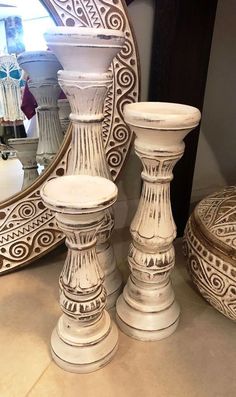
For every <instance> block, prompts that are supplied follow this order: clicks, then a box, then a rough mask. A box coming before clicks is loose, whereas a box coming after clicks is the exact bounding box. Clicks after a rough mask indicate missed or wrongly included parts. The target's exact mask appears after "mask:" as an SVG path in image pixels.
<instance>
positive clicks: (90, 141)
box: [45, 27, 124, 308]
mask: <svg viewBox="0 0 236 397" xmlns="http://www.w3.org/2000/svg"><path fill="white" fill-rule="evenodd" d="M45 39H46V42H47V44H48V46H49V48H50V49H51V50H52V51H53V52H54V53H55V54H56V56H57V57H58V59H59V61H60V62H61V64H62V66H63V68H64V70H60V71H59V72H58V81H59V84H60V85H61V87H62V89H63V91H64V93H65V94H66V96H67V98H68V100H69V102H70V105H71V111H72V112H71V114H70V120H71V121H72V125H73V131H72V146H71V158H70V162H69V166H68V169H69V170H68V174H72V175H79V174H87V175H99V176H102V177H105V178H107V179H112V177H111V174H110V171H109V168H108V164H107V161H106V154H105V148H104V143H103V136H102V122H103V120H104V101H105V97H106V94H107V90H108V89H109V87H110V86H111V85H112V74H111V72H108V69H109V67H110V65H111V62H112V60H113V58H114V57H115V56H116V55H117V53H118V52H119V51H120V50H121V48H122V46H123V44H124V33H123V32H122V31H118V30H111V29H102V28H96V29H93V28H80V27H55V28H53V29H51V30H50V31H48V32H47V33H45ZM113 227H114V215H113V211H112V209H109V210H107V211H105V213H104V222H103V226H102V228H101V229H100V232H99V235H98V243H97V253H98V256H99V261H100V263H101V266H102V268H103V271H104V273H105V287H106V289H107V294H108V299H107V307H108V308H110V307H113V306H115V303H116V300H117V298H118V296H119V294H120V292H121V287H122V279H121V275H120V272H119V271H118V269H117V267H116V262H115V256H114V251H113V247H112V245H111V244H110V236H111V233H112V230H113Z"/></svg>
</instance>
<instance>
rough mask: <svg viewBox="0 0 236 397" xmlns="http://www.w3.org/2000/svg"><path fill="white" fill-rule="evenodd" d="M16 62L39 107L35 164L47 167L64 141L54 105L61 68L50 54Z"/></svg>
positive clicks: (40, 53)
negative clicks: (24, 74) (22, 71)
mask: <svg viewBox="0 0 236 397" xmlns="http://www.w3.org/2000/svg"><path fill="white" fill-rule="evenodd" d="M17 60H18V63H19V65H20V67H21V68H22V69H23V70H24V71H25V72H26V73H27V74H28V76H29V80H28V87H29V90H30V92H31V93H32V94H33V96H34V98H35V100H36V102H37V104H38V107H37V109H36V114H37V123H38V134H39V143H38V149H37V161H38V163H39V164H40V165H43V166H44V167H46V166H48V164H49V163H50V162H51V161H52V159H53V158H54V156H55V155H56V154H57V153H58V150H59V149H60V147H61V143H62V141H63V138H64V136H63V133H62V128H61V123H60V119H59V114H58V103H57V102H58V97H59V95H60V92H61V89H60V86H59V84H58V80H57V71H58V70H59V69H61V65H60V63H59V62H58V60H57V58H56V57H55V55H54V54H53V53H52V52H50V51H27V52H23V53H22V54H20V55H19V56H18V57H17Z"/></svg>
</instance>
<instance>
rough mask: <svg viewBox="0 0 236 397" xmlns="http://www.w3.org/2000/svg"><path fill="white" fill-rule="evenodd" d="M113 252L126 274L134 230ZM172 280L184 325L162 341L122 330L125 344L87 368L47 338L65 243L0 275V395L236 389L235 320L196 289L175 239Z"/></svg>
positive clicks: (199, 395) (165, 394)
mask: <svg viewBox="0 0 236 397" xmlns="http://www.w3.org/2000/svg"><path fill="white" fill-rule="evenodd" d="M114 237H115V253H116V257H117V258H118V263H119V266H120V268H121V269H122V272H124V273H125V277H127V274H128V272H127V268H126V260H125V258H126V255H127V249H128V238H129V233H128V231H119V232H116V233H115V236H114ZM176 246H177V260H176V270H175V272H174V275H173V284H174V287H175V291H176V296H177V298H178V300H179V302H180V304H181V308H182V316H181V322H180V325H179V327H178V329H177V331H176V332H175V334H173V335H172V336H171V337H169V338H167V339H165V340H162V341H159V342H151V343H146V342H139V341H136V340H133V339H131V338H128V337H127V336H125V335H124V334H122V333H121V332H120V345H119V350H118V352H117V354H116V356H115V357H114V359H113V361H112V362H111V363H110V364H109V365H108V366H107V367H105V368H103V369H101V370H99V371H97V372H95V373H92V374H87V375H76V374H70V373H67V372H64V371H62V370H61V369H60V368H58V367H57V366H56V365H55V364H54V363H53V362H52V360H51V356H50V351H49V343H50V342H49V341H50V334H51V331H52V329H53V327H54V325H55V324H56V321H57V318H58V316H59V314H60V309H59V306H58V303H57V298H58V287H57V280H58V275H59V273H60V270H61V267H62V265H63V258H64V255H65V253H64V252H63V251H64V250H63V248H59V249H57V250H56V252H53V253H51V254H49V255H48V256H47V257H45V258H43V259H41V260H39V261H38V262H37V263H35V264H34V265H32V266H30V267H27V268H25V269H22V270H21V271H18V272H16V273H12V274H9V275H5V276H3V277H1V278H0V324H1V326H0V349H1V350H0V373H1V377H0V397H15V396H16V397H23V396H29V397H54V396H55V397H67V396H70V397H71V396H76V397H77V396H78V397H80V396H83V397H100V396H101V397H118V396H119V397H123V396H124V397H149V396H150V397H151V396H152V397H185V396H186V397H234V396H236V378H235V368H236V328H235V324H234V323H233V322H232V321H230V320H228V319H227V318H225V317H224V316H223V315H221V314H220V313H218V312H217V311H216V310H215V309H213V308H211V306H209V305H208V304H207V303H206V302H205V301H204V300H203V299H202V298H201V296H199V295H198V293H197V292H196V291H195V290H194V289H193V287H192V284H191V282H190V280H189V278H188V274H187V272H186V270H185V266H184V260H183V257H182V254H181V241H177V243H176Z"/></svg>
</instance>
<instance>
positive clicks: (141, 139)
mask: <svg viewBox="0 0 236 397" xmlns="http://www.w3.org/2000/svg"><path fill="white" fill-rule="evenodd" d="M124 117H125V121H126V122H127V123H128V125H129V126H130V127H131V129H132V130H133V131H134V133H135V135H136V140H135V152H136V154H137V155H138V156H139V158H140V159H141V161H142V164H143V172H142V179H143V188H142V194H141V198H140V202H139V206H138V209H137V212H136V215H135V217H134V219H133V221H132V224H131V228H130V231H131V235H132V238H133V241H132V243H131V246H130V250H129V254H128V261H129V267H130V270H131V276H130V277H129V279H128V282H127V285H126V286H125V288H124V291H123V294H122V295H121V296H120V297H119V299H118V301H117V321H118V324H119V326H120V328H121V329H122V330H123V331H124V332H125V333H127V334H128V335H130V336H132V337H134V338H136V339H141V340H147V341H149V340H150V341H151V340H158V339H162V338H165V337H167V336H169V335H170V334H172V333H173V332H174V331H175V329H176V327H177V325H178V322H179V316H180V308H179V305H178V303H177V302H176V301H175V296H174V291H173V289H172V286H171V281H170V273H171V271H172V269H173V267H174V262H175V253H174V247H173V244H172V242H173V239H174V238H175V237H176V227H175V224H174V220H173V217H172V212H171V203H170V181H171V180H172V178H173V174H172V170H173V167H174V166H175V164H176V163H177V161H178V160H179V159H180V158H181V156H182V155H183V152H184V142H183V138H184V137H185V136H186V135H187V134H188V133H189V132H190V131H191V130H192V129H193V128H194V127H196V126H197V125H198V123H199V120H200V112H199V110H198V109H196V108H193V107H191V106H186V105H179V104H172V103H160V102H159V103H158V102H156V103H155V102H150V103H148V102H147V103H145V102H143V103H142V102H141V103H136V104H129V105H126V106H125V108H124Z"/></svg>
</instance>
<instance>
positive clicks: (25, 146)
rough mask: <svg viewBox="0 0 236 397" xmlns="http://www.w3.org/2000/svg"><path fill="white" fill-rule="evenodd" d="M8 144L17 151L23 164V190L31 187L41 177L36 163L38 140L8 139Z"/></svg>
mask: <svg viewBox="0 0 236 397" xmlns="http://www.w3.org/2000/svg"><path fill="white" fill-rule="evenodd" d="M8 144H9V145H10V146H11V147H12V148H13V149H14V150H15V151H16V155H17V157H18V159H19V160H20V162H21V164H22V169H23V171H24V178H23V184H22V188H21V189H22V190H23V189H25V188H27V187H28V186H30V185H31V184H32V183H33V182H34V181H35V179H36V178H38V176H39V173H38V164H37V161H36V152H37V147H38V138H14V139H8Z"/></svg>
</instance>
